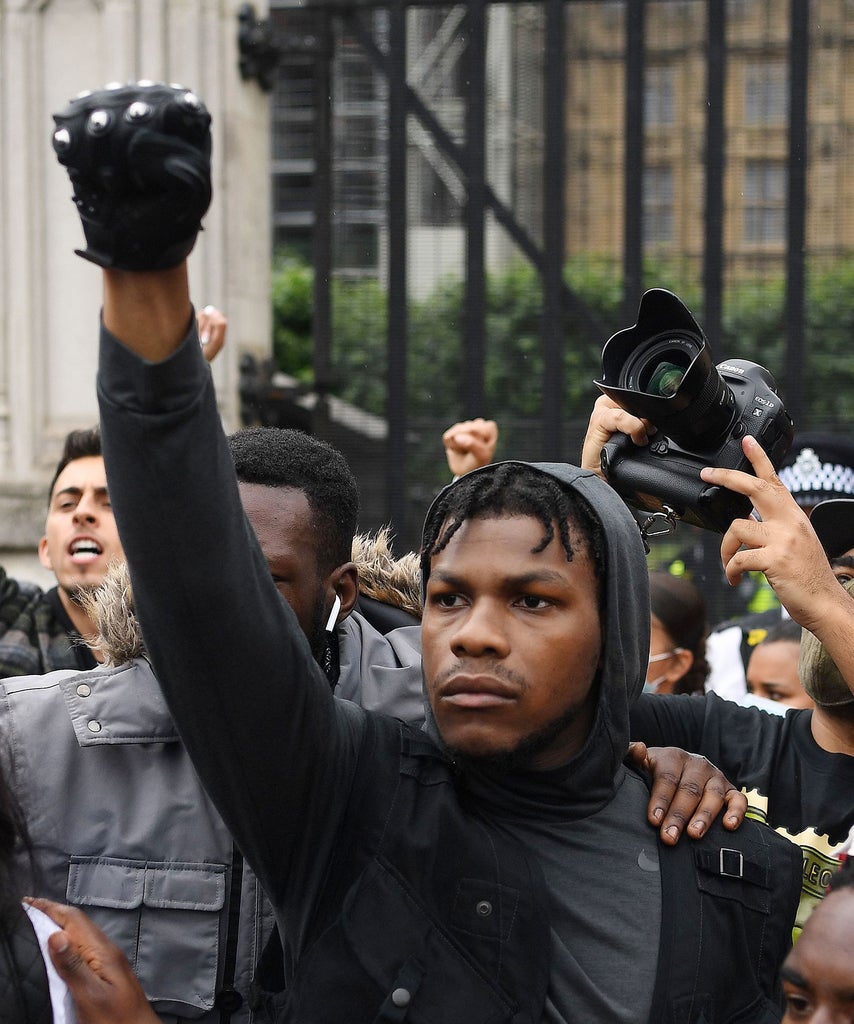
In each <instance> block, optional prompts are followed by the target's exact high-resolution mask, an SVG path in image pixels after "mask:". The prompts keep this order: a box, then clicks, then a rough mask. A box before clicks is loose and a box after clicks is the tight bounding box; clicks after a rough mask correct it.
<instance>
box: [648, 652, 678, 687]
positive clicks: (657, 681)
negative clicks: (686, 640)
mask: <svg viewBox="0 0 854 1024" xmlns="http://www.w3.org/2000/svg"><path fill="white" fill-rule="evenodd" d="M684 650H685V648H684V647H674V648H673V650H672V651H664V652H663V653H662V654H653V655H651V656H650V658H649V659H648V660H649V664H650V665H654V664H655V662H657V661H664V659H665V658H672V657H673V655H674V654H681V653H682V652H683V651H684ZM647 671H649V669H647ZM666 678H667V673H666V672H665V674H664V675H663V676H659V677H658V678H657V679H651V680H647V681H646V682H645V683H644V684H643V692H644V693H656V692H657V691H658V688H659V686H661V684H662V683H663V682H664V680H665V679H666Z"/></svg>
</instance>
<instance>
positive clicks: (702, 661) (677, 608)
mask: <svg viewBox="0 0 854 1024" xmlns="http://www.w3.org/2000/svg"><path fill="white" fill-rule="evenodd" d="M649 599H650V609H651V617H650V641H649V667H648V669H647V673H646V682H645V683H644V693H702V692H703V689H704V685H705V682H706V676H708V674H709V665H708V663H707V661H706V636H707V634H708V631H709V630H708V622H707V621H706V602H705V601H704V599H703V595H702V594H701V593H700V591H699V590H698V589H697V587H696V586H694V584H693V583H691V582H690V581H689V580H687V579H685V578H684V577H680V576H672V575H671V574H670V573H669V572H662V571H659V572H651V573H650V574H649Z"/></svg>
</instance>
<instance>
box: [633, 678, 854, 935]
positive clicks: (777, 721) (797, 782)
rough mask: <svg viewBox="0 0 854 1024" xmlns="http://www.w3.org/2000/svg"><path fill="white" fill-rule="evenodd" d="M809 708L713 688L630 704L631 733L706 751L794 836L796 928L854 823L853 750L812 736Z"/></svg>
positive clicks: (773, 822)
mask: <svg viewBox="0 0 854 1024" xmlns="http://www.w3.org/2000/svg"><path fill="white" fill-rule="evenodd" d="M811 719H812V712H811V711H789V712H788V713H787V714H786V715H785V716H780V715H769V714H767V713H766V712H764V711H760V710H759V709H758V708H744V707H741V706H739V705H738V704H734V703H733V702H732V701H728V700H723V699H722V698H720V697H718V696H717V695H716V694H707V695H706V696H695V697H687V696H652V695H647V696H643V697H641V698H640V700H638V702H637V703H636V704H635V706H634V708H633V709H632V717H631V727H632V732H631V735H632V739H635V740H643V741H644V743H647V744H649V745H651V746H678V747H683V748H684V749H685V750H691V751H694V752H695V753H698V754H703V755H705V756H706V757H707V758H708V759H709V760H710V761H712V762H714V763H715V764H716V765H717V766H718V768H720V769H721V771H722V772H724V774H725V775H726V776H727V777H728V778H729V779H730V781H731V782H732V783H733V784H734V785H736V786H738V788H739V789H741V790H742V792H744V793H745V795H746V796H747V798H748V805H749V807H748V814H749V816H750V817H752V818H756V819H758V820H759V821H764V822H766V823H767V824H769V825H770V826H771V827H772V828H773V829H775V831H777V832H779V833H780V834H781V835H783V836H785V837H786V838H787V839H790V840H792V842H795V843H797V844H798V845H799V846H800V847H801V850H802V851H803V856H804V878H803V886H802V894H801V906H800V910H799V911H798V919H797V927H796V929H795V931H796V934H797V933H798V932H799V931H800V928H801V927H803V923H804V921H805V920H806V918H807V917H808V916H809V912H810V911H811V910H812V908H813V907H814V906H815V904H816V902H817V901H818V900H819V899H821V898H822V897H823V896H824V892H825V887H826V885H827V881H828V878H829V876H830V873H831V872H832V871H833V870H835V868H837V867H838V866H839V862H838V861H837V860H836V859H835V858H834V857H833V856H832V851H833V850H834V849H835V847H837V846H839V844H840V843H841V842H842V841H843V840H844V839H846V838H847V836H848V832H849V829H850V828H851V826H852V825H854V757H851V756H849V755H847V754H830V753H828V752H827V751H826V750H823V749H822V748H821V747H820V746H819V745H818V744H817V743H816V742H815V740H814V739H813V736H812V731H811V729H810V721H811Z"/></svg>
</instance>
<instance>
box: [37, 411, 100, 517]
mask: <svg viewBox="0 0 854 1024" xmlns="http://www.w3.org/2000/svg"><path fill="white" fill-rule="evenodd" d="M103 454H104V452H103V450H102V448H101V431H100V428H98V427H97V426H95V427H86V428H85V429H83V430H72V431H71V432H70V433H69V434H66V435H65V441H64V442H63V444H62V454H61V455H60V457H59V462H57V464H56V470H55V471H54V474H53V480H51V482H50V489H49V490H48V492H47V501H48V505H50V500H51V498H52V497H53V489H54V487H55V486H56V481H57V480H58V479H59V474H60V473H61V472H62V471H63V470H64V469H65V467H66V466H67V465H68V464H69V463H70V462H76V461H77V459H87V458H90V457H93V456H103Z"/></svg>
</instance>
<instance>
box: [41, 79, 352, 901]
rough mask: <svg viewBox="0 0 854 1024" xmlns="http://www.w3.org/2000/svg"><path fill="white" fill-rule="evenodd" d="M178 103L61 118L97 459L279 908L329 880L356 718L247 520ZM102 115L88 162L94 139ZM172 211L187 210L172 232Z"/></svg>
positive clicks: (193, 726) (190, 737)
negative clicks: (77, 228) (196, 253)
mask: <svg viewBox="0 0 854 1024" xmlns="http://www.w3.org/2000/svg"><path fill="white" fill-rule="evenodd" d="M186 95H187V94H186V91H185V90H184V91H181V90H175V89H171V88H170V87H164V86H156V87H127V88H123V89H119V90H105V91H103V92H101V93H94V94H90V95H89V96H87V97H85V98H83V99H81V100H78V101H75V103H72V105H71V107H70V108H69V110H68V111H66V112H64V113H63V115H60V117H59V118H58V119H57V123H58V125H61V127H60V128H58V132H59V131H62V130H64V131H65V132H66V133H67V136H68V138H67V139H66V136H63V137H62V139H63V140H64V141H67V142H68V145H67V146H66V147H65V148H63V150H62V152H61V153H60V158H61V160H62V162H63V163H65V164H66V166H67V167H68V168H69V173H70V176H71V179H72V182H73V184H74V189H75V195H76V196H77V197H78V199H81V198H84V197H85V202H84V210H85V211H86V216H88V217H90V218H94V219H95V221H96V222H97V223H94V224H93V223H90V222H87V220H86V216H84V218H83V219H84V231H85V232H86V238H87V250H86V251H85V252H84V253H82V255H85V256H86V257H87V258H89V259H91V260H92V262H95V263H98V264H99V265H100V266H102V267H103V268H104V269H103V274H104V313H103V318H104V330H103V332H102V339H101V353H100V363H99V375H98V398H99V405H100V409H101V425H102V433H103V446H104V457H105V461H106V467H107V477H108V481H109V487H110V495H111V499H112V502H113V505H114V508H115V514H116V522H117V523H118V526H119V533H120V535H121V538H122V543H123V546H124V550H125V552H126V554H127V558H128V564H129V565H130V568H131V575H132V579H133V584H134V596H135V601H136V605H137V609H138V613H139V619H140V622H141V624H142V627H143V632H144V634H145V639H146V646H147V648H148V650H149V652H150V654H151V657H152V662H153V665H154V668H155V671H156V673H157V676H158V679H159V680H160V683H161V686H162V688H163V691H164V694H165V696H166V699H167V701H168V703H169V706H170V709H171V711H172V713H173V715H174V717H175V720H176V723H177V725H178V728H179V731H180V732H181V736H182V739H183V740H184V742H185V744H186V746H187V749H188V751H189V753H190V756H191V757H192V758H193V761H194V763H195V765H196V768H197V770H198V772H199V775H200V777H201V779H202V781H203V783H204V785H205V787H206V789H207V790H208V792H209V793H210V795H211V797H212V798H213V800H214V801H215V802H216V804H217V806H218V809H219V811H220V813H221V814H222V816H223V818H224V820H225V822H226V824H227V825H228V827H229V829H230V831H231V832H232V834H233V835H234V837H235V839H236V840H237V842H238V845H239V846H240V847H241V849H242V850H243V852H244V854H245V855H246V857H247V860H249V861H250V863H251V864H252V866H253V868H254V869H255V870H256V872H257V873H258V875H259V878H260V880H261V882H262V884H263V885H264V887H265V888H266V889H267V890H268V892H269V894H270V895H271V897H272V898H273V899H274V900H276V899H279V898H281V897H282V895H283V890H284V889H286V888H287V887H288V886H296V885H304V886H305V885H311V884H314V882H315V881H316V878H317V876H318V875H319V874H320V873H321V872H322V870H323V866H324V859H323V850H324V849H325V848H326V845H327V844H326V843H325V842H324V840H326V839H327V833H329V832H333V833H334V828H335V822H336V820H337V815H338V814H339V813H343V812H342V801H344V800H346V793H347V780H348V778H349V774H350V772H349V768H348V766H349V765H350V763H351V758H352V757H354V756H355V750H356V748H357V745H358V738H359V735H360V723H361V719H360V717H359V715H360V714H361V713H357V712H356V711H355V710H353V709H350V708H349V706H348V709H347V710H344V709H343V708H340V707H338V706H336V702H334V701H333V699H332V697H331V694H330V692H329V686H328V684H327V683H326V680H325V678H324V677H323V676H322V674H321V672H320V670H319V668H318V667H317V666H316V664H315V662H314V660H313V658H312V656H311V652H310V650H309V646H308V643H307V641H306V639H305V637H304V636H303V634H302V632H301V630H300V629H299V626H298V624H297V621H296V618H295V616H294V615H293V612H292V611H291V610H290V608H289V607H288V606H287V605H286V604H285V603H284V602H283V601H282V599H281V598H280V597H279V594H278V592H277V590H276V588H275V586H274V584H273V582H272V580H271V578H270V574H269V570H268V567H267V564H266V561H265V559H264V558H263V556H262V554H261V552H260V550H259V548H258V545H257V542H256V540H255V537H254V534H253V532H252V530H251V529H250V527H249V525H248V523H247V522H246V519H245V517H244V515H243V510H242V506H241V503H240V496H239V492H238V489H237V483H236V480H235V476H234V470H233V466H232V462H231V456H230V454H229V451H228V446H227V442H226V439H225V436H224V434H223V431H222V427H221V423H220V417H219V413H218V411H217V407H216V400H215V395H214V389H213V384H212V380H211V374H210V371H209V368H208V364H207V363H206V362H205V360H204V357H203V355H202V351H201V346H200V345H199V343H198V336H197V333H196V325H195V321H194V317H193V311H192V307H191V304H190V299H189V292H188V286H187V270H186V262H185V258H186V254H187V253H188V252H189V250H190V249H191V248H192V244H193V240H194V239H195V232H196V231H197V230H198V227H199V217H200V216H201V214H202V213H203V212H204V209H205V208H206V196H209V188H210V186H209V162H208V161H209V155H208V154H209V145H206V142H205V137H200V136H199V133H198V131H197V127H198V120H199V118H201V121H202V123H203V124H204V128H205V133H206V132H207V120H206V118H207V114H206V112H205V111H204V108H203V107H200V106H199V101H198V100H197V99H196V98H195V97H192V100H187V98H186ZM190 95H192V94H190ZM137 104H143V105H144V106H145V107H148V108H153V109H151V111H150V113H149V114H148V115H146V117H145V118H142V119H141V120H140V121H139V123H138V124H136V125H135V128H136V130H137V131H138V132H139V133H140V134H141V136H142V141H141V142H140V141H139V137H138V136H137V135H136V134H134V132H133V131H129V130H128V125H129V124H130V125H131V127H134V125H133V121H132V118H131V119H130V120H129V118H130V113H129V112H130V111H131V109H134V110H139V109H140V108H139V107H138V106H137ZM176 110H177V113H176ZM105 111H106V114H105V113H104V112H105ZM170 111H171V112H172V113H171V114H170ZM187 111H189V115H188V116H189V122H190V123H189V124H187V123H186V122H187V117H185V115H187ZM173 114H174V116H173ZM109 117H111V118H112V119H113V121H112V123H113V124H114V125H115V126H116V127H115V131H114V133H113V135H110V133H109V132H106V133H104V134H102V135H99V136H97V140H98V142H99V144H100V149H99V153H98V159H97V160H95V159H94V157H93V156H92V154H90V153H89V152H88V147H89V140H90V138H91V132H87V130H86V128H85V125H87V124H91V123H92V119H93V118H96V119H97V123H102V122H103V121H104V120H105V118H106V119H109ZM176 124H177V125H178V127H179V128H180V131H179V132H175V133H173V131H172V128H174V126H175V125H176ZM105 140H106V141H105ZM55 146H56V136H55ZM188 147H189V149H188ZM129 151H130V152H131V153H133V154H135V157H136V158H135V159H133V160H132V159H131V157H130V155H129ZM131 166H132V167H133V173H131V171H130V168H131ZM187 167H189V170H188V169H187ZM206 175H207V177H206ZM176 196H177V198H176ZM177 207H180V209H181V210H184V209H190V210H192V211H193V212H192V215H191V216H189V217H188V218H186V220H185V223H184V224H183V225H182V226H181V225H179V227H178V228H176V226H175V224H174V222H173V219H174V217H175V216H176V212H175V211H176V208H177ZM78 208H80V206H79V203H78ZM89 211H94V212H91V213H90V212H89ZM170 218H171V219H170ZM117 221H118V223H117ZM187 232H189V234H187ZM176 256H177V262H175V260H176ZM317 807H324V808H325V809H327V810H328V815H327V816H326V817H325V818H323V817H321V816H318V815H317V814H316V813H313V809H316V808H317ZM327 842H328V840H327Z"/></svg>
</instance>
